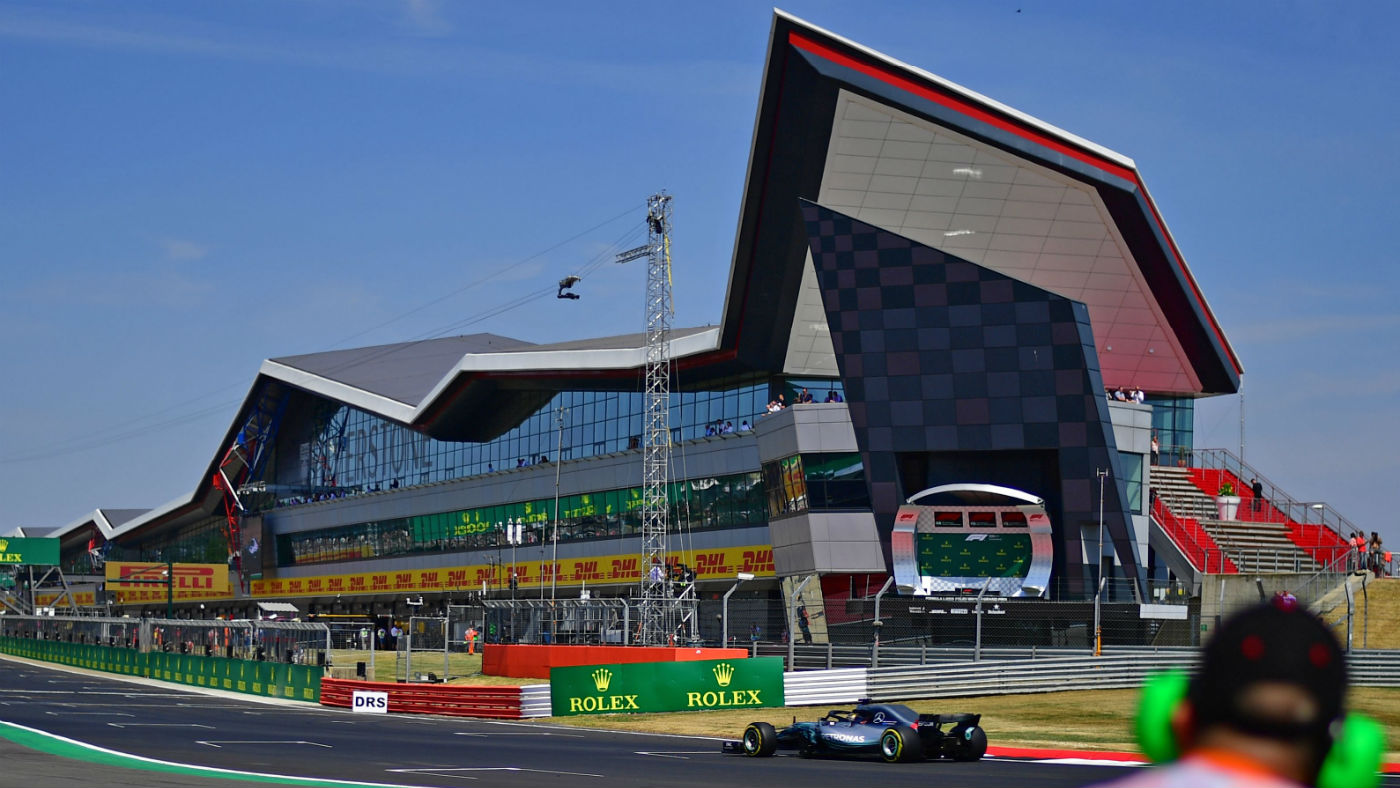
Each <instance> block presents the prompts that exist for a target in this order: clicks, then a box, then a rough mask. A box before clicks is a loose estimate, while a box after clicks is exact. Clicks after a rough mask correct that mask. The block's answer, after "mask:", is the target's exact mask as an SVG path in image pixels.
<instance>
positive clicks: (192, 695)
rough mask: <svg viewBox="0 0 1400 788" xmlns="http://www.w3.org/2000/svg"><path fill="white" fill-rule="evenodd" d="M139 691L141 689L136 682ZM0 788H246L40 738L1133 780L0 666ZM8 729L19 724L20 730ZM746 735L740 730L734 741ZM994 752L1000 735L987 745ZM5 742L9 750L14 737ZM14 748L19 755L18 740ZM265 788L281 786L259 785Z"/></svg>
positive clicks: (121, 747)
mask: <svg viewBox="0 0 1400 788" xmlns="http://www.w3.org/2000/svg"><path fill="white" fill-rule="evenodd" d="M138 681H139V680H138ZM0 720H4V721H5V722H8V723H13V724H14V725H9V726H0V727H3V728H5V729H6V730H4V731H0V733H3V734H4V737H0V788H9V786H14V787H15V788H20V787H21V786H23V788H79V786H81V787H82V788H86V787H87V786H93V785H108V786H139V787H140V788H166V787H167V786H169V788H205V787H206V786H224V787H225V788H229V786H236V785H237V784H238V783H231V782H230V781H229V780H228V779H223V778H219V777H212V776H203V775H201V774H196V773H189V772H188V771H177V772H174V773H160V772H152V771H145V770H138V769H130V768H124V767H121V766H117V765H113V764H112V763H111V761H112V760H113V759H112V757H111V756H108V755H103V754H101V753H96V754H95V753H94V752H93V751H90V750H85V751H82V753H81V755H80V757H81V759H75V758H72V757H68V755H71V754H72V753H73V750H75V749H76V748H75V747H74V745H71V744H64V743H62V742H59V743H58V744H57V745H56V746H58V747H59V748H60V749H61V750H63V751H64V752H65V753H67V754H51V753H47V752H39V751H36V750H34V749H31V748H30V746H26V745H35V742H39V744H40V746H47V747H52V746H55V745H54V740H53V739H51V738H48V737H43V736H41V735H39V734H38V733H36V731H43V732H47V733H49V734H55V735H57V736H61V737H65V738H66V739H69V740H73V741H75V742H81V743H86V744H88V745H94V746H96V747H99V748H104V749H105V750H111V751H117V752H120V753H129V754H132V755H135V756H140V757H144V758H150V759H156V760H158V761H163V762H174V763H178V764H190V765H196V766H202V767H214V768H218V769H229V770H238V771H242V772H255V773H260V774H263V775H286V776H291V777H302V778H313V779H331V780H347V781H356V782H360V783H361V784H364V783H375V784H381V785H406V786H440V787H441V786H464V785H470V786H481V787H482V788H485V787H487V786H502V787H503V788H515V787H517V786H520V787H523V786H532V787H533V786H541V785H549V786H554V787H557V788H631V787H633V786H667V787H668V788H702V787H703V788H713V787H714V786H733V785H762V786H765V788H785V787H786V786H804V787H807V786H824V785H867V784H873V785H879V786H881V788H902V787H903V786H910V787H911V788H912V787H913V786H918V787H919V788H925V787H926V786H928V785H931V784H932V785H938V786H940V788H944V787H945V786H946V787H947V788H955V787H958V786H965V787H966V788H983V787H984V786H1005V785H1017V786H1026V788H1034V787H1035V786H1046V787H1047V788H1049V787H1059V786H1077V785H1085V784H1089V783H1093V782H1098V781H1101V780H1106V779H1109V778H1110V777H1112V776H1114V775H1116V774H1119V773H1121V772H1123V771H1124V770H1125V769H1128V768H1133V767H1121V766H1102V765H1083V764H1063V763H1045V762H1036V761H1024V760H1011V759H1000V758H998V759H992V758H989V759H985V760H983V761H980V762H977V763H952V762H943V761H934V762H927V763H918V764H885V763H881V762H880V761H878V760H868V761H859V760H829V759H804V758H796V757H776V758H767V759H755V758H745V757H742V756H734V755H721V754H720V753H719V743H718V742H717V741H716V740H714V739H705V738H692V737H675V736H660V735H647V734H630V733H618V732H605V731H590V730H582V729H578V728H568V727H560V726H553V725H549V724H539V723H528V722H524V723H513V722H489V721H481V720H464V719H457V718H448V717H432V716H416V715H399V714H395V715H377V714H354V713H351V712H349V711H343V710H335V709H326V708H323V707H320V706H314V705H311V704H304V703H301V704H293V703H291V702H285V701H284V702H276V703H267V702H260V701H257V700H252V699H245V698H242V697H239V696H236V695H233V694H231V693H209V692H196V691H189V690H185V689H176V688H175V687H174V685H166V684H160V683H158V682H151V681H139V683H134V682H133V680H130V679H118V678H113V677H107V676H105V675H103V674H96V673H92V672H89V671H73V670H70V669H66V668H56V667H51V666H44V665H41V664H40V663H33V662H28V661H22V660H13V659H9V658H4V659H0ZM14 726H23V727H22V728H16V727H14ZM736 733H737V732H736ZM991 736H992V737H993V743H995V732H992V733H991ZM5 737H8V738H5ZM15 738H18V739H19V740H20V741H19V742H16V741H13V740H12V739H15ZM261 782H263V784H269V783H271V784H287V781H285V780H282V779H280V778H272V779H268V778H263V779H262V780H261Z"/></svg>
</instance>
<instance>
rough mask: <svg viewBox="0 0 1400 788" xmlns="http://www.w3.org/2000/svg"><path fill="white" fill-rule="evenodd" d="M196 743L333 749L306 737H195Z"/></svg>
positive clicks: (219, 747) (218, 746) (212, 745)
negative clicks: (304, 746)
mask: <svg viewBox="0 0 1400 788" xmlns="http://www.w3.org/2000/svg"><path fill="white" fill-rule="evenodd" d="M194 743H195V744H203V745H204V746H206V747H213V748H215V749H222V748H223V746H224V745H225V744H305V745H307V746H308V747H325V748H326V749H328V750H329V749H332V747H331V745H329V744H322V743H320V742H315V741H306V740H304V739H294V740H293V739H195V742H194Z"/></svg>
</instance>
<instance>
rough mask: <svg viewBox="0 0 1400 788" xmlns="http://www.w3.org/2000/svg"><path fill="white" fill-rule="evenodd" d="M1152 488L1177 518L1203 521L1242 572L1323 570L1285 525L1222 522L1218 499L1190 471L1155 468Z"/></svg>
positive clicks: (1213, 537) (1207, 530) (1243, 504)
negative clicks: (1199, 483)
mask: <svg viewBox="0 0 1400 788" xmlns="http://www.w3.org/2000/svg"><path fill="white" fill-rule="evenodd" d="M1152 489H1153V490H1154V491H1155V492H1156V493H1157V498H1158V500H1160V501H1161V502H1162V503H1163V504H1164V505H1166V507H1167V509H1169V510H1170V511H1171V513H1172V514H1173V515H1175V516H1176V517H1178V518H1182V517H1190V518H1193V519H1195V520H1196V521H1197V522H1199V523H1200V524H1201V527H1202V528H1204V529H1205V531H1206V533H1208V534H1210V536H1211V538H1212V539H1214V540H1215V542H1216V544H1217V545H1219V547H1220V549H1221V551H1222V552H1224V553H1225V555H1227V556H1229V558H1230V560H1232V561H1234V562H1235V566H1237V567H1239V570H1240V571H1241V572H1246V573H1250V574H1260V573H1268V572H1307V573H1313V572H1317V571H1318V570H1320V569H1321V568H1322V567H1321V566H1320V565H1319V564H1318V563H1317V561H1315V560H1313V558H1312V556H1310V555H1308V554H1307V553H1306V552H1304V551H1303V550H1302V549H1301V548H1299V547H1298V546H1297V545H1295V544H1294V543H1293V542H1292V541H1291V540H1289V538H1288V529H1287V527H1286V526H1285V525H1284V524H1283V523H1255V522H1239V521H1235V520H1221V519H1220V518H1219V514H1218V512H1217V510H1216V505H1215V499H1214V498H1212V497H1211V496H1209V495H1206V494H1205V493H1203V492H1201V490H1200V488H1199V487H1197V486H1196V485H1195V484H1193V483H1192V482H1191V476H1190V472H1189V471H1188V470H1187V469H1185V468H1174V467H1170V466H1165V465H1159V466H1153V468H1152ZM1240 505H1241V506H1242V507H1244V506H1249V501H1248V500H1245V501H1243V502H1241V504H1240Z"/></svg>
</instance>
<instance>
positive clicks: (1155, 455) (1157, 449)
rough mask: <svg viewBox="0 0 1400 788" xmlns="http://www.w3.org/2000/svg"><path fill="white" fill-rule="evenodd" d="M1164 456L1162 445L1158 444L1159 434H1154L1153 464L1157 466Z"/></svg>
mask: <svg viewBox="0 0 1400 788" xmlns="http://www.w3.org/2000/svg"><path fill="white" fill-rule="evenodd" d="M1161 454H1162V444H1160V443H1158V442H1157V433H1156V432H1153V433H1152V464H1153V465H1156V464H1157V459H1158V458H1159V457H1160V456H1161Z"/></svg>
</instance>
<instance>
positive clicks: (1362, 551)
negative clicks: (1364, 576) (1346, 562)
mask: <svg viewBox="0 0 1400 788" xmlns="http://www.w3.org/2000/svg"><path fill="white" fill-rule="evenodd" d="M1351 546H1352V552H1353V554H1354V558H1353V559H1352V571H1354V572H1365V571H1366V536H1365V535H1364V534H1362V533H1361V532H1360V531H1357V532H1356V535H1354V536H1352V537H1351Z"/></svg>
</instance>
